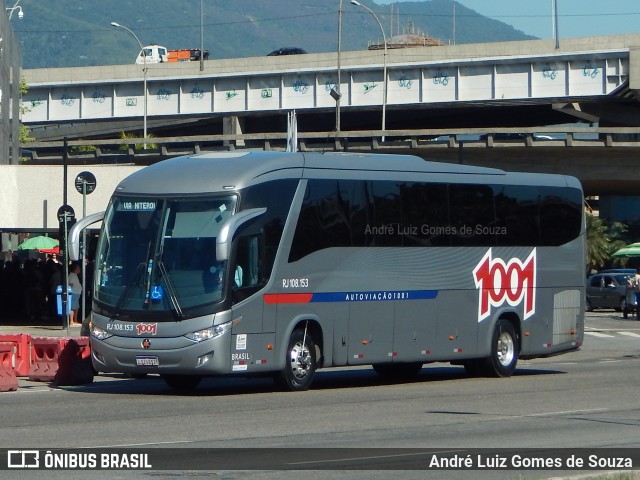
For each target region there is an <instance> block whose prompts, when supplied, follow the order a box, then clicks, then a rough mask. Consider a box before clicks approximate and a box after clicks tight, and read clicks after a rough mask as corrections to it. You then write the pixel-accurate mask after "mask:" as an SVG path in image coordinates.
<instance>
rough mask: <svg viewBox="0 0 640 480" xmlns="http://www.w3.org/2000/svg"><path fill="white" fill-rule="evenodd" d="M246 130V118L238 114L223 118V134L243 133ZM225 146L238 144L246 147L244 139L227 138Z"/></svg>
mask: <svg viewBox="0 0 640 480" xmlns="http://www.w3.org/2000/svg"><path fill="white" fill-rule="evenodd" d="M243 130H244V119H243V118H240V117H238V116H237V115H232V116H230V117H224V118H223V119H222V133H223V135H242V133H243ZM224 145H225V146H237V147H244V146H245V145H244V140H225V141H224Z"/></svg>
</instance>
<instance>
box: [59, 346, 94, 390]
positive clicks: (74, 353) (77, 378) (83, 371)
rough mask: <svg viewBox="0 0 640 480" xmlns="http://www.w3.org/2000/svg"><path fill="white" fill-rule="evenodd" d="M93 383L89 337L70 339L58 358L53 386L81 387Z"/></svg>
mask: <svg viewBox="0 0 640 480" xmlns="http://www.w3.org/2000/svg"><path fill="white" fill-rule="evenodd" d="M91 382H93V366H92V365H91V349H90V346H89V337H78V338H70V339H68V340H67V342H66V344H65V345H64V347H63V348H62V350H61V351H60V354H59V356H58V371H57V372H56V374H55V377H54V379H53V383H54V384H55V385H82V384H84V383H91Z"/></svg>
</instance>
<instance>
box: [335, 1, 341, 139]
mask: <svg viewBox="0 0 640 480" xmlns="http://www.w3.org/2000/svg"><path fill="white" fill-rule="evenodd" d="M341 56H342V0H340V4H339V6H338V85H336V87H337V88H336V132H340V100H341V97H342V92H340V88H341V83H340V82H341V79H340V63H341V62H340V57H341Z"/></svg>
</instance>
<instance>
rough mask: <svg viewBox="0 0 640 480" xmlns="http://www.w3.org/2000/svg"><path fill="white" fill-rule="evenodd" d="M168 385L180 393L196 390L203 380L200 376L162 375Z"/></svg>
mask: <svg viewBox="0 0 640 480" xmlns="http://www.w3.org/2000/svg"><path fill="white" fill-rule="evenodd" d="M161 377H162V379H163V380H164V381H165V383H166V384H167V385H169V386H170V387H171V388H173V389H174V390H178V391H179V392H189V391H191V390H194V389H195V388H196V387H197V386H198V385H199V384H200V381H201V380H202V377H201V376H200V375H161Z"/></svg>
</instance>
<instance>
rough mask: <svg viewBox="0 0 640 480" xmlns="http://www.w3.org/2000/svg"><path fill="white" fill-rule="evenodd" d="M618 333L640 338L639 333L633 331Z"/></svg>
mask: <svg viewBox="0 0 640 480" xmlns="http://www.w3.org/2000/svg"><path fill="white" fill-rule="evenodd" d="M618 333H619V334H620V335H625V336H627V337H635V338H640V333H634V332H618Z"/></svg>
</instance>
